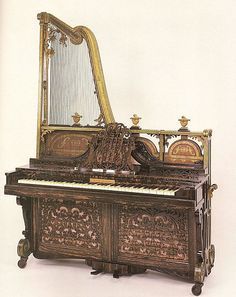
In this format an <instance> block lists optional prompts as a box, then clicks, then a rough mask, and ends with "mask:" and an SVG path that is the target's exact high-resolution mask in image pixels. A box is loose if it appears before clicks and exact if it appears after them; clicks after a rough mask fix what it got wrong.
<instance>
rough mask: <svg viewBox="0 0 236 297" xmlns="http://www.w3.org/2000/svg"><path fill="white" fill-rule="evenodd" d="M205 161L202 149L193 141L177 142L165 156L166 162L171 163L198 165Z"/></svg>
mask: <svg viewBox="0 0 236 297" xmlns="http://www.w3.org/2000/svg"><path fill="white" fill-rule="evenodd" d="M202 160H203V156H202V152H201V148H200V147H199V145H198V144H197V143H196V142H194V141H193V140H189V139H188V140H177V141H175V142H174V143H172V145H171V146H170V148H169V150H168V153H167V154H165V161H166V162H170V163H188V164H191V163H196V162H200V161H202Z"/></svg>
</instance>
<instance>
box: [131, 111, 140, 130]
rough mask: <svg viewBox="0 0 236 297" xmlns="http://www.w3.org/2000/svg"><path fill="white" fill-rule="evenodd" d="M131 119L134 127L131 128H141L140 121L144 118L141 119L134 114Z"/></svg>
mask: <svg viewBox="0 0 236 297" xmlns="http://www.w3.org/2000/svg"><path fill="white" fill-rule="evenodd" d="M130 119H131V120H132V123H133V126H132V127H131V128H134V129H135V128H139V127H138V123H139V120H141V119H142V118H140V117H139V116H137V115H136V114H133V116H132V117H131V118H130Z"/></svg>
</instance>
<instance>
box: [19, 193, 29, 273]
mask: <svg viewBox="0 0 236 297" xmlns="http://www.w3.org/2000/svg"><path fill="white" fill-rule="evenodd" d="M16 203H17V204H18V205H21V206H22V212H23V218H24V223H25V230H24V231H23V232H22V234H23V235H24V236H25V238H24V239H21V240H20V241H19V243H18V246H17V254H18V256H19V257H20V260H19V261H18V266H19V267H20V268H24V267H25V266H26V264H27V260H28V257H29V255H30V253H31V246H30V239H31V236H30V230H31V221H30V211H31V201H30V198H25V197H17V198H16Z"/></svg>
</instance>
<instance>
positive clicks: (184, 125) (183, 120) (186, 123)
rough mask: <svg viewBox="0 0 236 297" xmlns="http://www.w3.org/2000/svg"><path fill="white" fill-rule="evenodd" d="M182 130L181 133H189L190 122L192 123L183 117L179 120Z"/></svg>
mask: <svg viewBox="0 0 236 297" xmlns="http://www.w3.org/2000/svg"><path fill="white" fill-rule="evenodd" d="M178 121H179V122H180V125H181V128H180V129H179V131H184V130H185V131H189V130H188V127H187V125H188V122H189V121H190V119H187V118H186V117H185V116H182V117H181V118H180V119H179V120H178Z"/></svg>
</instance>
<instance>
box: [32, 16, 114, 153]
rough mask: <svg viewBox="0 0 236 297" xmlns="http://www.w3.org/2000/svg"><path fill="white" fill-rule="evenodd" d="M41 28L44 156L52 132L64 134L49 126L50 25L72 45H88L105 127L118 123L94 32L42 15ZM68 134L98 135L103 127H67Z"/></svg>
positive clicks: (39, 129)
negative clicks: (94, 133) (77, 132)
mask: <svg viewBox="0 0 236 297" xmlns="http://www.w3.org/2000/svg"><path fill="white" fill-rule="evenodd" d="M37 18H38V20H39V24H40V45H39V89H38V123H37V149H36V155H37V157H39V156H40V151H41V143H42V139H43V137H44V135H46V134H47V133H50V132H51V131H56V130H63V127H62V126H53V125H49V124H48V117H49V115H48V69H49V59H50V52H48V51H47V47H46V46H45V44H46V43H47V40H48V28H49V25H50V24H51V25H53V26H55V27H56V28H57V29H59V30H60V32H62V33H63V34H64V35H65V36H66V37H67V38H68V39H69V40H70V42H71V43H73V44H75V45H79V44H81V43H82V41H83V40H85V41H86V43H87V47H88V53H89V59H90V63H91V68H92V73H93V80H94V85H95V90H96V94H97V98H98V104H99V107H100V111H101V114H100V116H99V118H100V119H102V121H103V122H104V123H105V124H109V123H112V122H115V119H114V116H113V113H112V109H111V106H110V102H109V98H108V94H107V89H106V84H105V79H104V74H103V69H102V64H101V58H100V53H99V49H98V44H97V41H96V38H95V36H94V34H93V32H92V31H91V30H90V29H88V28H87V27H85V26H76V27H74V28H72V27H70V26H69V25H67V24H66V23H64V22H63V21H61V20H59V19H58V18H56V17H55V16H53V15H52V14H49V13H47V12H41V13H39V14H38V15H37ZM66 128H67V129H66V130H72V131H74V130H78V131H91V132H92V131H94V132H97V131H99V130H100V129H101V128H100V127H94V128H93V127H76V128H75V127H66Z"/></svg>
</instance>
